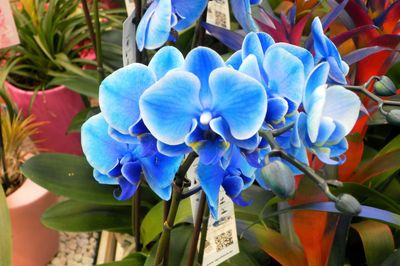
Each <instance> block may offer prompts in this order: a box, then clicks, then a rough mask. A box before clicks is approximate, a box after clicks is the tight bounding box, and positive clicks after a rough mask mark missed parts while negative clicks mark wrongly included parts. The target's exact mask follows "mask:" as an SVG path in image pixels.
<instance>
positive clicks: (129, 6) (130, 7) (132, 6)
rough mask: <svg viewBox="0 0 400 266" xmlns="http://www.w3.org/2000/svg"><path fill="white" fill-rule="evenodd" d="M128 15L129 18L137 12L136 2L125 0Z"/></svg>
mask: <svg viewBox="0 0 400 266" xmlns="http://www.w3.org/2000/svg"><path fill="white" fill-rule="evenodd" d="M125 7H126V13H127V14H128V16H129V15H130V14H132V13H133V11H134V10H135V0H125Z"/></svg>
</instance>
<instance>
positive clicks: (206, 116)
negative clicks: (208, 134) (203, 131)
mask: <svg viewBox="0 0 400 266" xmlns="http://www.w3.org/2000/svg"><path fill="white" fill-rule="evenodd" d="M211 119H212V114H211V113H210V112H209V111H204V112H203V113H202V114H201V116H200V124H202V125H203V126H208V124H209V123H210V121H211Z"/></svg>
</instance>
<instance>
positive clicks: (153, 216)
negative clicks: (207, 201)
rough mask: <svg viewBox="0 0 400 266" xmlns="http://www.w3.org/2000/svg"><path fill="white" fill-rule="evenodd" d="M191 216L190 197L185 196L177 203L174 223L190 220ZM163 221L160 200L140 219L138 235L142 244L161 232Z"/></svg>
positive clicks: (145, 243) (146, 243)
mask: <svg viewBox="0 0 400 266" xmlns="http://www.w3.org/2000/svg"><path fill="white" fill-rule="evenodd" d="M191 217H192V209H191V207H190V199H189V198H187V199H184V200H182V201H181V202H180V204H179V208H178V213H177V214H176V218H175V224H179V223H182V222H186V221H190V219H191ZM163 223H164V221H163V202H162V201H161V202H159V203H158V204H157V205H155V206H154V207H153V208H152V209H151V210H150V211H149V212H148V213H147V214H146V216H145V217H144V219H143V221H142V224H141V227H140V233H141V234H140V235H141V238H142V243H143V245H144V246H147V245H148V244H149V243H150V242H151V241H153V240H154V239H155V238H156V237H157V235H159V234H160V233H161V232H162V230H163Z"/></svg>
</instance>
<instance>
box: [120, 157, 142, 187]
mask: <svg viewBox="0 0 400 266" xmlns="http://www.w3.org/2000/svg"><path fill="white" fill-rule="evenodd" d="M121 172H122V175H123V176H124V178H125V179H126V180H128V182H129V183H131V184H132V185H136V184H137V183H139V181H140V173H141V172H142V167H141V166H140V164H139V163H138V162H128V163H125V164H124V165H122V168H121Z"/></svg>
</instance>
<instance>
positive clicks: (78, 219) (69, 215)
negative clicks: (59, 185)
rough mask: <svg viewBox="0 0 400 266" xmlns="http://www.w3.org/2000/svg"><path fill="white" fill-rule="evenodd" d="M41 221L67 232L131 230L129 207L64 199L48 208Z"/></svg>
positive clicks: (50, 226)
mask: <svg viewBox="0 0 400 266" xmlns="http://www.w3.org/2000/svg"><path fill="white" fill-rule="evenodd" d="M42 223H43V224H44V225H46V226H47V227H49V228H52V229H55V230H59V231H68V232H92V231H101V230H107V231H116V232H128V233H130V232H132V227H131V208H130V207H129V206H109V205H97V204H92V203H86V202H80V201H75V200H66V201H63V202H60V203H57V204H56V205H54V206H52V207H50V208H48V209H47V210H46V212H45V213H44V214H43V216H42Z"/></svg>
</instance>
